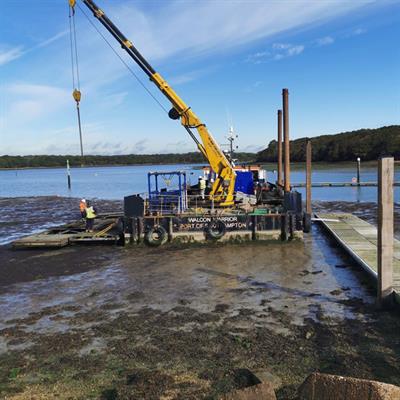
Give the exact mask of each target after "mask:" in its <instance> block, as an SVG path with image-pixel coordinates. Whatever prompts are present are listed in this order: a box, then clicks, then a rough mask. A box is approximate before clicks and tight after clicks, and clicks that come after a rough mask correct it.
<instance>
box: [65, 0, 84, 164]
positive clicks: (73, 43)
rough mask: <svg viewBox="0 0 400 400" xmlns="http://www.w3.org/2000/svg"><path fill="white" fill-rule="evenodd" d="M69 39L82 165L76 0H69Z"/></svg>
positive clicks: (73, 93)
mask: <svg viewBox="0 0 400 400" xmlns="http://www.w3.org/2000/svg"><path fill="white" fill-rule="evenodd" d="M68 2H69V39H70V49H71V73H72V89H73V92H72V97H73V98H74V100H75V102H76V112H77V115H78V127H79V139H80V148H81V157H82V159H81V165H83V143H82V125H81V113H80V109H79V103H80V101H81V97H82V94H81V84H80V78H79V63H78V46H77V40H76V26H75V5H76V0H69V1H68Z"/></svg>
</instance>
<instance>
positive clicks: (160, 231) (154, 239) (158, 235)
mask: <svg viewBox="0 0 400 400" xmlns="http://www.w3.org/2000/svg"><path fill="white" fill-rule="evenodd" d="M144 239H145V241H146V243H147V244H148V245H149V246H154V247H156V246H161V245H162V244H164V243H165V242H166V241H167V240H168V233H167V231H166V230H165V229H164V228H163V227H162V226H161V225H156V226H153V227H152V228H150V229H149V230H148V231H147V232H146V234H145V237H144Z"/></svg>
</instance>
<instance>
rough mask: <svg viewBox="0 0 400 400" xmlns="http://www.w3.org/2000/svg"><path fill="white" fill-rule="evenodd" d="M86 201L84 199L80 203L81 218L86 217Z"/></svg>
mask: <svg viewBox="0 0 400 400" xmlns="http://www.w3.org/2000/svg"><path fill="white" fill-rule="evenodd" d="M86 206H87V205H86V200H85V199H82V200H81V202H80V203H79V211H80V212H81V218H85V217H86Z"/></svg>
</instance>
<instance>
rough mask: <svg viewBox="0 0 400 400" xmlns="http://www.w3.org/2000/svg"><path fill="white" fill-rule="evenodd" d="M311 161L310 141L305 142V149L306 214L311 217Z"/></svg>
mask: <svg viewBox="0 0 400 400" xmlns="http://www.w3.org/2000/svg"><path fill="white" fill-rule="evenodd" d="M311 160H312V149H311V140H310V139H308V140H307V147H306V213H307V214H310V215H311V212H312V209H311Z"/></svg>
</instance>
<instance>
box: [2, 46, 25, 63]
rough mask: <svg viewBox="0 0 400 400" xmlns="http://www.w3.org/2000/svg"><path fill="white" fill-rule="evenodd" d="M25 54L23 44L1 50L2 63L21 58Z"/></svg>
mask: <svg viewBox="0 0 400 400" xmlns="http://www.w3.org/2000/svg"><path fill="white" fill-rule="evenodd" d="M23 54H24V53H23V51H22V46H18V47H14V48H13V49H9V50H0V65H5V64H8V63H9V62H11V61H13V60H16V59H17V58H20V57H21V56H22V55H23Z"/></svg>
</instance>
